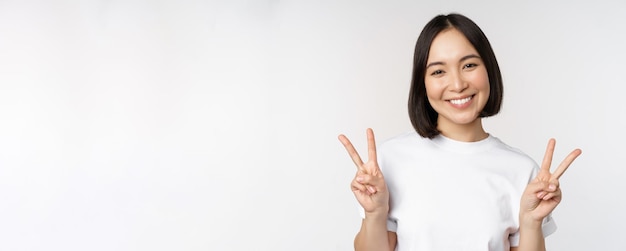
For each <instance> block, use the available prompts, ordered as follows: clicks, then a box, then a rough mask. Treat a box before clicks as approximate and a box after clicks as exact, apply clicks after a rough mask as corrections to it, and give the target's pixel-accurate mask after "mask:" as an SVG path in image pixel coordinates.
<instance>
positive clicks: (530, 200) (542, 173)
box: [520, 139, 582, 222]
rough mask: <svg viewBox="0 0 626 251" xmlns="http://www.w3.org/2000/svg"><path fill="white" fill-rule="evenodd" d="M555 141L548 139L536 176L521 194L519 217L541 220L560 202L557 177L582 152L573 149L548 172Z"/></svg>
mask: <svg viewBox="0 0 626 251" xmlns="http://www.w3.org/2000/svg"><path fill="white" fill-rule="evenodd" d="M555 144H556V141H555V140H554V139H550V141H549V142H548V147H547V149H546V154H545V155H544V157H543V162H542V163H541V169H540V170H539V173H538V174H537V177H536V178H535V179H534V180H533V181H532V182H530V183H529V184H528V186H527V187H526V190H525V191H524V194H523V195H522V200H521V205H520V219H526V220H532V221H535V222H539V221H542V220H543V218H545V217H546V216H547V215H548V214H550V213H551V212H552V211H553V210H554V208H556V206H557V205H558V204H559V203H560V202H561V189H560V188H559V178H560V177H561V175H563V173H564V172H565V170H567V168H568V167H569V166H570V165H571V164H572V162H574V160H575V159H576V158H577V157H578V156H579V155H580V154H581V153H582V151H581V150H580V149H575V150H574V151H572V152H571V153H570V154H569V155H567V157H566V158H565V159H564V160H563V162H561V164H560V165H559V167H558V168H557V169H556V171H554V173H550V165H551V164H552V155H553V154H554V146H555Z"/></svg>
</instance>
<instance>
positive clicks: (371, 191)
mask: <svg viewBox="0 0 626 251" xmlns="http://www.w3.org/2000/svg"><path fill="white" fill-rule="evenodd" d="M367 189H368V190H369V191H370V193H376V189H374V187H367Z"/></svg>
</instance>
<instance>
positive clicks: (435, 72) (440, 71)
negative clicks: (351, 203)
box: [430, 70, 443, 76]
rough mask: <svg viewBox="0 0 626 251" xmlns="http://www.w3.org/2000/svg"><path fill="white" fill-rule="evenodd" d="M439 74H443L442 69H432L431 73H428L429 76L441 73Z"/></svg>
mask: <svg viewBox="0 0 626 251" xmlns="http://www.w3.org/2000/svg"><path fill="white" fill-rule="evenodd" d="M441 74H443V71H442V70H436V71H433V73H431V74H430V75H431V76H437V75H441Z"/></svg>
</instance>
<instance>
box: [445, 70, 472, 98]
mask: <svg viewBox="0 0 626 251" xmlns="http://www.w3.org/2000/svg"><path fill="white" fill-rule="evenodd" d="M468 86H469V85H468V83H467V80H466V79H465V78H464V77H463V74H462V73H460V72H455V73H454V74H452V79H451V81H450V90H451V91H453V92H459V93H460V92H463V91H464V90H465V89H467V87H468Z"/></svg>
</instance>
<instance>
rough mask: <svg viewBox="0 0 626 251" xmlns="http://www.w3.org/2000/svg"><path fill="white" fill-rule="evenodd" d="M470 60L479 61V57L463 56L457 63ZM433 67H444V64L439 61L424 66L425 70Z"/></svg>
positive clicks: (473, 55) (474, 55) (472, 55)
mask: <svg viewBox="0 0 626 251" xmlns="http://www.w3.org/2000/svg"><path fill="white" fill-rule="evenodd" d="M470 58H478V59H480V57H479V56H478V55H476V54H469V55H467V56H464V57H462V58H461V59H459V62H463V61H465V60H468V59H470ZM434 65H445V63H444V62H441V61H435V62H432V63H430V64H428V65H426V69H428V67H431V66H434Z"/></svg>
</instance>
